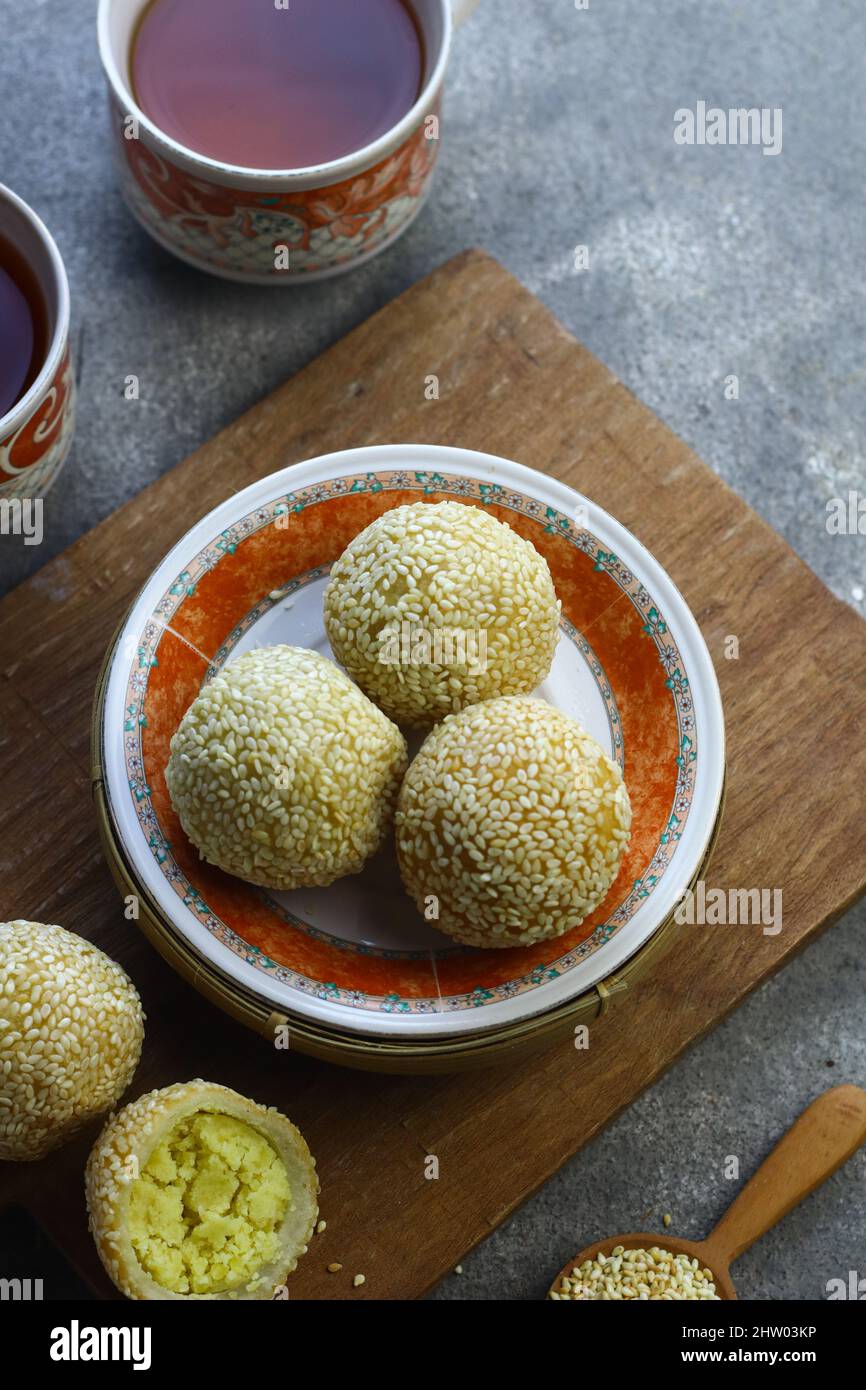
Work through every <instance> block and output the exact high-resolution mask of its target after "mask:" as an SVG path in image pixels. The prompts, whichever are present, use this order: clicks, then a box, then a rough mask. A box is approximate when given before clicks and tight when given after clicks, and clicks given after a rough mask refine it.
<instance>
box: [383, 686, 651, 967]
mask: <svg viewBox="0 0 866 1390" xmlns="http://www.w3.org/2000/svg"><path fill="white" fill-rule="evenodd" d="M395 825H396V832H397V853H398V857H399V861H400V872H401V873H402V876H403V882H404V884H405V886H406V888H407V890H408V892H409V894H410V895H411V896H412V897H413V898H414V899H415V902H416V903H417V905H418V907H419V910H421V911H423V912H425V915H427V913H428V911H429V902H430V899H431V897H434V898H436V899H438V907H439V916H438V919H436V921H435V925H436V926H437V927H439V929H440V930H441V931H443V932H446V933H447V934H448V935H449V936H452V937H454V939H455V940H456V941H461V942H463V943H464V944H465V945H467V946H480V947H497V946H528V945H530V944H532V943H533V942H536V941H542V940H544V939H545V938H548V937H554V936H561V935H562V933H563V932H565V931H568V930H569V928H570V927H575V926H577V925H578V924H579V923H580V922H582V921H583V920H584V918H585V917H588V916H589V914H590V913H591V912H593V911H594V910H595V908H597V907H598V905H599V903H601V902H602V901H603V900H604V898H605V896H606V895H607V891H608V889H609V888H610V886H611V884H612V883H613V881H614V879H615V878H616V875H617V872H618V871H619V865H620V860H621V858H622V854H623V851H624V850H625V847H626V845H627V843H628V839H629V831H630V828H631V806H630V804H629V799H628V793H627V791H626V788H625V783H624V782H623V780H622V773H621V772H620V769H619V767H618V766H617V764H616V763H614V762H612V761H611V759H610V758H608V757H607V756H606V755H605V754H604V753H603V752H602V750H601V748H600V747H599V745H598V744H597V743H596V741H595V739H593V738H591V737H590V735H589V734H587V733H586V732H585V731H584V729H583V728H582V727H581V726H580V724H578V723H577V722H576V721H575V720H573V719H569V718H568V717H567V716H566V715H564V714H562V713H561V712H560V711H559V710H557V709H554V708H553V706H552V705H548V704H546V703H545V702H544V701H543V700H533V699H528V698H525V697H519V696H518V697H514V696H511V697H505V698H503V699H500V700H489V701H487V702H486V703H484V704H480V705H473V706H472V708H471V709H467V710H463V711H462V713H460V714H453V715H451V716H450V717H449V718H448V719H445V720H444V721H443V722H442V723H441V724H440V725H439V726H438V728H436V729H434V730H433V732H432V733H431V734H430V735H429V737H428V738H427V739H426V740H425V742H424V744H423V745H422V747H421V750H420V752H419V753H418V756H417V757H416V758H415V760H414V762H413V763H412V765H411V766H410V768H409V771H408V772H407V774H406V777H405V779H404V781H403V786H402V789H401V792H400V799H399V802H398V804H397V815H396V820H395Z"/></svg>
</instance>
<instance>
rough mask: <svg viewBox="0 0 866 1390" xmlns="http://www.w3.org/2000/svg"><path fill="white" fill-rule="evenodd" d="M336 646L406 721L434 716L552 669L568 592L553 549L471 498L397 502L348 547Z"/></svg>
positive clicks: (527, 683)
mask: <svg viewBox="0 0 866 1390" xmlns="http://www.w3.org/2000/svg"><path fill="white" fill-rule="evenodd" d="M325 627H326V629H327V633H328V637H329V639H330V642H331V646H332V648H333V650H334V655H335V656H336V658H337V660H338V661H339V662H340V663H341V664H342V665H343V666H345V668H346V670H347V671H348V672H349V675H350V676H352V677H353V679H354V680H356V681H357V682H358V684H359V685H360V687H361V689H362V690H365V691H366V693H367V694H368V695H369V696H370V699H371V700H375V702H376V704H377V705H378V706H379V708H380V709H382V710H384V711H385V713H386V714H387V715H388V716H389V718H391V719H394V720H396V722H397V723H398V724H406V725H408V726H410V727H425V726H428V725H430V724H435V723H436V722H437V721H438V720H440V719H442V718H443V717H444V716H445V715H446V714H452V713H454V712H455V711H456V710H461V709H464V708H465V707H466V706H467V705H474V704H477V703H478V702H479V701H480V700H489V699H493V698H494V697H495V696H497V695H523V694H529V692H530V691H532V690H534V689H535V688H536V686H538V685H539V684H540V682H541V681H543V680H544V678H545V676H546V675H547V674H548V672H549V671H550V666H551V662H552V661H553V654H554V650H555V648H556V643H557V638H558V636H559V601H558V599H557V597H556V591H555V589H554V587H553V580H552V579H551V577H550V570H549V569H548V566H547V561H546V560H545V559H544V557H543V556H542V555H540V554H539V553H538V551H537V550H536V549H535V547H534V546H533V545H532V544H531V543H530V542H529V541H526V540H524V539H523V537H522V536H518V534H517V532H516V531H513V530H512V529H511V527H510V526H506V525H504V524H503V522H501V521H497V520H496V518H495V517H493V516H491V515H490V513H489V512H485V511H482V510H481V509H480V508H478V507H474V506H470V505H469V504H468V503H463V502H437V503H429V502H418V503H413V504H412V505H409V506H404V507H395V508H394V509H393V510H392V511H389V512H385V513H384V515H383V516H380V517H378V518H377V520H376V521H374V522H372V523H371V525H369V526H368V527H367V528H366V530H364V531H362V532H361V533H360V535H358V536H356V537H355V539H354V540H353V541H352V542H351V544H350V545H349V546H348V547H347V548H346V550H344V552H343V554H342V555H341V556H340V558H339V560H338V561H337V562H336V564H335V565H334V567H333V569H332V570H331V577H330V582H329V584H328V587H327V589H326V591H325Z"/></svg>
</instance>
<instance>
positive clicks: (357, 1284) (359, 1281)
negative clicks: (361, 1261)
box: [352, 1274, 367, 1289]
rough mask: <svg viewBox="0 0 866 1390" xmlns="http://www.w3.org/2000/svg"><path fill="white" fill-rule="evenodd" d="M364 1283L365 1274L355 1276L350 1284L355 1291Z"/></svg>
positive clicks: (365, 1280)
mask: <svg viewBox="0 0 866 1390" xmlns="http://www.w3.org/2000/svg"><path fill="white" fill-rule="evenodd" d="M366 1282H367V1276H366V1275H365V1274H356V1275H355V1277H354V1279H353V1280H352V1283H353V1285H354V1286H355V1288H356V1289H359V1288H360V1287H361V1285H362V1284H366Z"/></svg>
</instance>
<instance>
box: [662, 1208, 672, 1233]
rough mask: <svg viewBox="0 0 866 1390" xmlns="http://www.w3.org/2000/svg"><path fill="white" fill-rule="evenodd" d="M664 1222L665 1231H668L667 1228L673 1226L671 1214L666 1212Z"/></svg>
mask: <svg viewBox="0 0 866 1390" xmlns="http://www.w3.org/2000/svg"><path fill="white" fill-rule="evenodd" d="M662 1221H663V1222H664V1223H665V1229H667V1227H668V1226H669V1225H670V1224H671V1214H670V1212H669V1211H666V1212H665V1214H664V1216H663V1217H662Z"/></svg>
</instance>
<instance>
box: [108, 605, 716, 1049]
mask: <svg viewBox="0 0 866 1390" xmlns="http://www.w3.org/2000/svg"><path fill="white" fill-rule="evenodd" d="M121 626H122V624H121ZM119 631H120V628H118V633H119ZM117 635H118V634H117V633H115V636H114V638H113V639H112V641H111V642H110V643H109V647H108V651H107V652H106V656H105V660H104V662H103V664H102V669H101V671H100V673H99V678H98V680H97V685H96V693H95V699H94V704H93V722H92V729H91V749H92V776H91V780H92V792H93V800H94V806H95V810H96V820H97V825H98V828H99V835H100V840H101V842H102V848H103V852H104V854H105V858H106V861H107V863H108V867H109V869H110V870H111V874H112V877H113V878H114V881H115V883H116V884H117V886H118V888H119V889H120V892H121V894H122V896H124V897H128V896H130V895H133V896H135V897H136V898H137V899H138V902H139V918H138V926H139V927H140V928H141V930H142V931H143V932H144V934H145V936H146V937H147V938H148V940H149V941H150V942H151V944H152V945H153V946H155V947H156V949H157V951H158V952H159V954H160V955H161V956H162V958H163V959H164V960H165V961H166V962H167V963H168V965H170V966H171V968H172V969H173V970H175V971H176V972H177V973H178V974H179V975H180V976H181V977H182V978H183V979H185V980H186V981H187V983H188V984H190V985H192V986H193V988H194V989H196V990H198V992H199V993H200V994H202V995H204V997H205V998H206V999H208V1000H209V1001H210V1002H211V1003H212V1004H215V1005H216V1006H217V1008H219V1009H222V1011H223V1012H224V1013H227V1014H229V1015H230V1016H231V1017H232V1018H234V1019H236V1020H237V1021H238V1022H239V1023H242V1024H244V1026H245V1027H247V1028H251V1029H252V1030H253V1031H254V1032H257V1033H259V1034H261V1035H262V1036H263V1037H265V1038H267V1039H268V1041H269V1042H270V1043H272V1044H273V1041H274V1039H275V1037H276V1036H277V1030H278V1029H286V1028H287V1029H288V1039H289V1050H290V1051H296V1052H300V1053H303V1054H304V1055H306V1056H310V1057H315V1058H317V1059H319V1060H320V1061H326V1062H332V1063H335V1064H337V1065H340V1066H345V1067H351V1068H354V1069H356V1070H360V1071H372V1072H390V1073H397V1074H406V1075H431V1074H437V1073H447V1072H458V1071H469V1070H472V1069H475V1068H480V1067H485V1066H495V1065H496V1066H498V1065H500V1064H502V1063H504V1062H506V1061H509V1060H511V1061H515V1060H520V1059H522V1058H523V1057H525V1056H529V1055H530V1054H531V1053H533V1052H537V1051H540V1050H542V1049H543V1048H545V1047H548V1046H550V1045H551V1044H552V1043H553V1042H555V1041H557V1040H560V1039H562V1038H565V1037H566V1036H569V1035H572V1036H573V1034H574V1031H575V1029H576V1028H577V1027H578V1026H579V1025H580V1024H589V1023H592V1022H595V1021H596V1020H597V1019H599V1018H601V1017H602V1015H603V1014H605V1013H606V1012H607V1010H608V1008H609V1007H610V1006H611V1005H612V1003H614V1002H617V1001H621V1000H622V998H623V996H624V995H625V994H626V993H627V991H628V989H629V988H630V987H631V986H633V985H634V984H635V983H636V981H637V980H638V979H639V978H640V977H641V976H643V975H644V974H645V973H646V971H647V969H648V967H649V966H650V965H651V964H652V963H653V961H655V960H656V959H657V958H658V957H659V956H660V955H661V954H662V950H663V948H664V947H665V946H666V945H667V943H668V942H669V941H670V940H671V939H672V937H673V936H674V935H675V934H676V923H675V921H674V915H673V912H672V913H670V914H669V916H668V917H667V918H666V919H665V920H664V921H663V922H662V923H661V924H660V925H659V926H658V928H657V929H656V931H655V932H654V933H653V935H652V936H651V937H650V939H649V941H647V942H646V943H645V944H644V945H643V946H642V947H640V949H639V950H637V951H636V952H635V954H634V955H633V956H631V957H630V958H629V959H628V960H627V961H626V962H625V964H624V965H623V966H622V967H621V968H620V969H619V970H618V971H617V972H616V973H615V974H613V975H609V976H608V977H607V978H606V979H605V980H602V981H599V983H598V984H596V985H593V987H592V988H591V989H589V990H587V991H585V992H584V993H583V994H581V995H578V996H577V998H575V999H571V1000H569V1001H567V1002H566V1003H565V1004H561V1005H559V1006H558V1007H557V1008H555V1009H551V1010H549V1011H548V1012H547V1013H543V1014H539V1015H536V1016H535V1017H534V1018H529V1019H522V1020H519V1021H517V1022H515V1023H512V1024H505V1025H503V1026H502V1027H501V1028H498V1029H488V1030H487V1031H486V1032H484V1033H477V1034H462V1035H461V1036H460V1037H459V1038H456V1039H455V1038H450V1037H444V1038H439V1039H438V1040H430V1041H427V1042H424V1043H407V1042H405V1041H397V1040H394V1039H387V1038H385V1039H379V1038H364V1039H360V1038H357V1037H353V1036H351V1035H347V1034H345V1033H341V1032H339V1031H337V1030H334V1029H332V1028H329V1027H327V1026H326V1025H321V1024H316V1023H311V1022H310V1020H308V1019H303V1018H301V1017H299V1016H295V1015H292V1014H287V1013H285V1012H283V1011H280V1010H275V1009H274V1006H273V1004H272V1003H270V1002H269V1001H267V1000H264V999H262V998H261V997H259V996H258V995H256V994H255V993H253V992H252V991H250V990H247V989H246V988H244V986H242V985H239V984H238V982H237V981H235V980H232V979H231V978H230V977H229V976H227V975H224V974H223V973H222V972H221V971H220V970H218V969H217V968H216V967H215V966H213V965H211V963H210V962H209V961H205V960H203V959H202V958H201V957H200V956H198V955H196V954H195V952H194V951H193V950H192V949H191V948H190V946H189V944H188V942H187V941H186V939H185V938H184V937H183V936H182V935H180V933H178V932H177V931H176V929H175V928H174V927H173V926H172V924H171V922H170V921H169V919H168V918H167V917H166V916H165V915H164V914H163V912H162V910H161V909H160V907H159V906H158V904H157V903H156V901H155V900H154V899H153V898H151V896H150V895H149V894H148V893H147V892H146V891H145V890H144V889H143V887H142V886H141V884H140V883H139V882H138V880H137V878H136V876H135V872H134V870H133V869H132V867H131V865H130V864H129V862H128V860H127V858H126V856H125V854H124V851H123V848H122V846H121V845H120V843H119V842H118V840H117V837H116V835H115V831H114V826H113V824H112V821H111V814H110V811H109V807H108V798H107V795H106V791H105V784H104V778H103V765H102V713H103V707H104V700H105V688H106V684H107V678H108V671H109V669H110V665H111V659H112V656H113V654H114V650H115V646H116V640H117ZM725 799H726V785H725V786H724V787H723V789H722V795H721V798H720V801H719V809H718V812H717V814H716V819H715V823H714V825H713V828H712V831H711V833H710V836H709V839H708V842H707V846H706V849H705V851H704V854H703V857H702V859H701V863H700V865H699V866H698V868H697V870H696V871H695V873H694V875H693V877H692V880H691V886H692V888H693V887H694V885H695V884H696V882H697V881H698V879H700V878H702V877H703V876H704V873H705V871H706V867H707V864H708V863H709V860H710V857H711V856H712V853H713V850H714V849H715V845H716V842H717V840H718V835H719V829H720V826H721V822H722V816H723V813H724V807H725Z"/></svg>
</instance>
